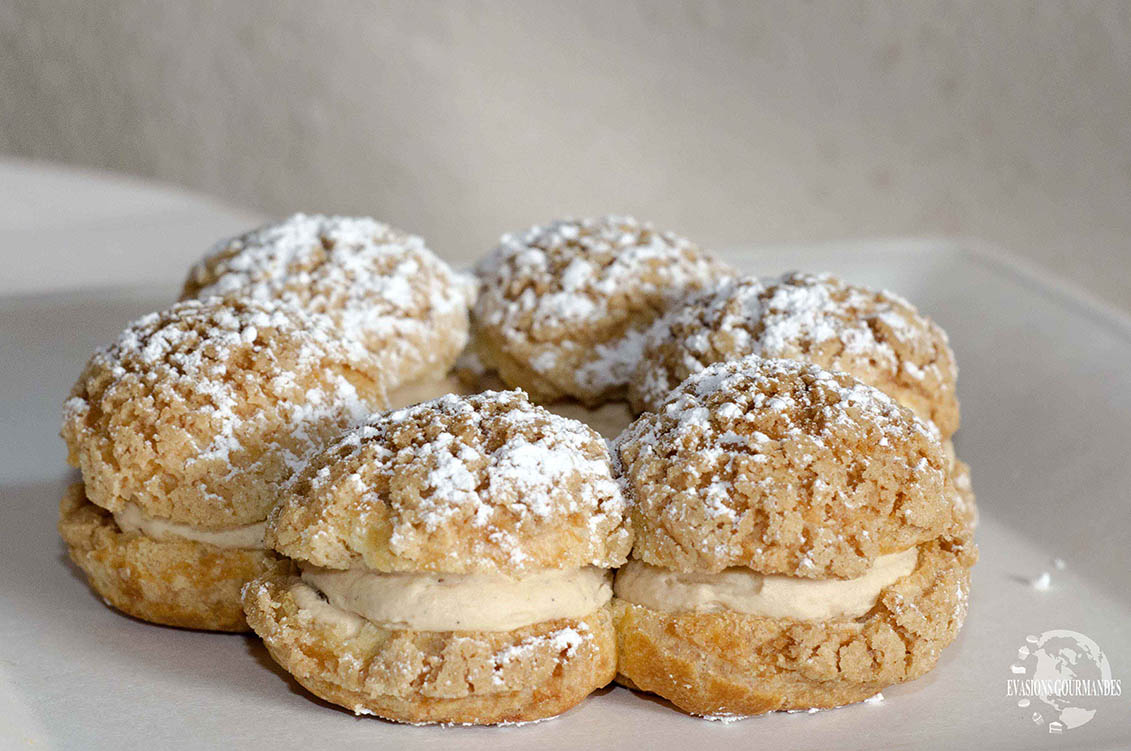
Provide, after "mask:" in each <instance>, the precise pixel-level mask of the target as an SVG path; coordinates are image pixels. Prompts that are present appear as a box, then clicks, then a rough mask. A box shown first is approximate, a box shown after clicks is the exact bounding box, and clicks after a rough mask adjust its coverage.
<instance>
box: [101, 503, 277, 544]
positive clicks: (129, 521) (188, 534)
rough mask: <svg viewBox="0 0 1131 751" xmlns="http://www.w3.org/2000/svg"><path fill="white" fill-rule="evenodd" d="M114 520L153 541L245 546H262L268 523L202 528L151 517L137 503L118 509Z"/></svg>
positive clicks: (127, 529) (130, 530) (125, 530)
mask: <svg viewBox="0 0 1131 751" xmlns="http://www.w3.org/2000/svg"><path fill="white" fill-rule="evenodd" d="M114 521H115V522H117V524H118V528H119V529H121V530H122V531H123V532H138V533H140V534H143V535H145V536H146V537H152V538H153V539H154V540H162V541H165V542H169V541H174V540H193V541H195V542H204V543H208V544H209V545H215V546H216V547H218V548H245V549H250V548H262V547H263V531H264V528H265V527H266V526H267V522H266V521H261V522H255V523H254V524H244V525H241V526H238V527H229V528H227V529H200V528H199V527H194V526H192V525H189V524H179V523H177V522H171V521H169V520H167V519H158V518H157V517H155V516H149V515H148V514H146V513H145V512H144V511H142V510H141V509H140V508H138V506H137V504H134V503H127V504H125V505H124V506H122V508H120V509H119V510H117V511H115V512H114Z"/></svg>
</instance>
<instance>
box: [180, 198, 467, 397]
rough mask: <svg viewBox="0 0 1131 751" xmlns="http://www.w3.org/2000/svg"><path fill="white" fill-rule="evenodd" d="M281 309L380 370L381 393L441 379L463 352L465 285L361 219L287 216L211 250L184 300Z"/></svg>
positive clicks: (434, 260) (382, 227)
mask: <svg viewBox="0 0 1131 751" xmlns="http://www.w3.org/2000/svg"><path fill="white" fill-rule="evenodd" d="M212 296H221V297H231V296H236V297H247V298H251V299H255V300H283V301H286V302H289V303H291V304H293V305H295V306H296V307H300V308H302V309H304V310H306V311H308V312H311V313H321V314H325V315H327V316H329V317H330V319H331V320H332V321H333V323H334V324H335V325H336V326H337V327H338V328H339V330H340V332H341V334H342V335H343V336H351V337H356V338H358V339H359V340H360V341H361V343H362V344H363V345H364V346H365V347H366V348H367V349H369V350H370V352H372V353H374V354H375V355H379V356H380V358H381V360H382V371H383V373H384V374H385V375H386V379H387V383H386V385H387V386H388V387H389V388H392V387H394V386H397V385H399V384H401V383H404V382H406V381H410V380H411V379H413V378H414V377H415V376H417V375H420V374H422V373H427V372H438V373H440V374H442V373H444V372H446V371H447V369H448V368H449V367H450V366H451V364H452V362H454V361H455V358H456V357H457V356H458V354H459V352H460V350H462V349H463V346H464V344H466V342H467V330H468V308H469V306H470V305H471V300H472V297H473V296H474V284H473V282H472V280H471V278H470V277H469V276H466V275H463V274H458V273H456V272H455V271H453V270H452V269H451V268H450V267H449V266H448V265H447V264H446V263H445V262H444V261H442V260H441V259H440V258H438V257H437V256H436V255H435V254H433V253H432V251H431V250H429V249H428V248H427V247H426V246H425V244H424V241H423V240H422V239H421V238H420V237H417V236H415V235H410V234H408V233H405V232H402V231H400V230H397V229H394V228H392V227H390V226H388V225H386V224H382V223H381V222H377V221H375V220H373V219H370V218H367V217H342V216H322V215H305V214H295V215H294V216H292V217H290V218H289V219H286V220H284V221H282V222H279V223H276V224H268V225H266V226H263V227H260V228H259V229H256V230H254V231H252V232H248V233H247V234H244V235H241V236H239V237H235V238H232V239H230V240H225V241H223V242H221V243H219V244H218V245H217V246H216V247H215V248H213V249H212V251H211V252H210V253H209V254H208V256H207V257H205V258H204V259H203V260H202V261H201V262H200V263H198V264H197V265H196V266H194V267H193V268H192V270H191V271H190V272H189V276H188V279H186V281H185V284H184V290H183V292H182V299H188V298H198V299H204V298H207V297H212Z"/></svg>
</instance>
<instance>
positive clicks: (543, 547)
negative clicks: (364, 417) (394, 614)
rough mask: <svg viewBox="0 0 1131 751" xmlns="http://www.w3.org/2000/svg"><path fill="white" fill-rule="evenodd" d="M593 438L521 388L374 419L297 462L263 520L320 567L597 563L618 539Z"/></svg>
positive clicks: (604, 465)
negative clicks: (537, 403) (297, 471)
mask: <svg viewBox="0 0 1131 751" xmlns="http://www.w3.org/2000/svg"><path fill="white" fill-rule="evenodd" d="M611 463H612V459H611V457H610V456H609V450H608V447H607V445H606V444H605V442H604V440H602V439H601V437H600V436H599V435H597V433H595V432H594V431H593V430H591V429H590V428H588V427H586V426H585V425H582V424H581V423H579V422H577V421H575V420H568V419H566V418H563V417H559V416H557V415H554V414H551V413H550V412H548V411H546V410H545V409H543V408H541V407H536V406H534V405H532V404H531V403H530V402H529V400H528V399H527V397H526V395H525V394H523V393H522V392H521V391H505V392H486V393H482V394H477V395H474V396H468V397H461V396H457V395H448V396H445V397H442V398H440V399H436V400H434V401H431V402H425V403H423V404H419V405H416V406H414V407H409V408H407V409H403V410H398V411H395V412H388V413H384V414H379V415H375V416H374V417H373V418H371V419H370V420H369V421H368V422H367V423H366V424H365V425H363V426H362V427H360V428H357V429H355V430H353V431H351V432H350V433H347V434H346V435H345V436H344V437H343V438H342V439H341V440H340V441H338V442H337V443H336V444H335V445H333V446H331V447H330V448H329V449H327V450H326V451H324V452H322V453H320V454H317V455H315V456H314V457H312V459H311V461H310V463H309V464H308V465H307V466H306V468H305V469H304V470H303V471H302V472H301V473H300V474H298V475H296V477H295V479H294V482H293V483H291V485H290V486H289V487H288V488H287V489H286V491H285V492H284V493H283V495H282V497H281V498H280V501H279V504H278V506H276V507H275V509H274V511H273V512H272V513H271V516H270V519H269V520H268V524H267V543H268V545H270V546H271V547H273V548H275V549H276V550H278V551H280V552H281V553H283V554H285V555H288V556H290V557H291V558H297V559H299V560H304V561H309V562H311V563H314V564H316V565H319V566H327V567H330V568H348V567H350V566H351V565H356V563H357V559H358V558H360V559H361V561H362V562H363V563H364V565H365V566H368V567H369V568H371V569H374V570H377V571H443V572H450V573H473V572H503V573H522V572H524V571H527V570H530V569H537V568H579V567H582V566H589V565H593V566H600V567H603V568H611V567H616V566H619V565H620V564H621V563H623V562H624V561H625V558H626V556H627V554H628V550H629V547H630V545H631V537H630V533H629V531H628V528H627V519H626V515H627V508H626V506H627V504H626V503H625V500H624V496H623V494H622V492H621V489H620V486H619V485H618V483H617V481H616V480H615V479H614V477H613V473H612V472H613V471H612V466H611Z"/></svg>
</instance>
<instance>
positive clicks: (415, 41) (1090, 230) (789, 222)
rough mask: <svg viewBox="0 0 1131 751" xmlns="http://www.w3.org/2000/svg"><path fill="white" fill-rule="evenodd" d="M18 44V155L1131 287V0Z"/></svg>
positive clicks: (480, 11) (242, 202) (491, 224)
mask: <svg viewBox="0 0 1131 751" xmlns="http://www.w3.org/2000/svg"><path fill="white" fill-rule="evenodd" d="M0 56H2V64H0V101H2V102H3V107H2V108H0V154H3V155H5V158H7V159H8V160H9V161H11V160H12V159H16V160H50V161H57V162H65V163H70V164H73V165H79V166H82V167H87V168H100V169H107V170H114V171H119V172H124V173H131V174H135V175H140V176H145V177H150V178H157V179H159V180H162V181H167V182H171V183H175V184H178V185H181V186H185V187H187V188H190V189H193V190H196V191H200V192H203V193H207V194H209V195H212V196H216V197H217V198H219V199H222V200H223V201H226V202H228V203H231V204H233V205H235V206H239V207H242V208H246V209H247V210H248V211H249V212H251V213H254V214H256V215H258V214H260V213H263V214H269V215H282V214H287V213H290V212H292V211H295V210H307V211H328V212H344V213H362V214H371V215H374V216H376V217H378V218H381V219H384V220H385V221H388V222H390V223H393V224H395V225H399V226H401V227H404V228H406V229H409V230H412V231H415V232H418V233H420V234H423V235H424V236H425V237H426V238H427V239H428V240H429V242H430V243H431V245H432V246H433V247H434V248H435V249H436V250H437V251H439V252H441V253H442V254H444V255H447V256H449V257H466V256H468V255H477V254H479V253H481V252H483V251H485V250H487V249H488V248H490V247H491V246H492V245H493V243H494V241H495V240H496V239H497V238H498V236H499V234H500V233H502V232H504V231H507V230H512V229H519V228H522V227H524V226H526V225H529V224H532V223H537V222H542V221H545V220H548V219H550V218H553V217H556V216H560V215H584V214H594V213H605V212H609V211H615V212H630V213H634V214H637V215H639V216H640V217H642V218H648V219H651V220H652V221H654V222H656V223H657V224H659V225H662V226H664V227H666V228H670V229H673V230H676V231H678V232H681V233H683V234H686V235H688V236H690V237H692V238H694V239H696V240H698V241H700V242H701V243H703V244H706V245H709V246H715V247H736V246H743V245H750V244H765V243H773V244H779V243H801V242H805V243H810V242H820V241H826V240H839V239H858V238H872V237H884V236H921V235H926V236H939V235H946V236H959V237H968V238H981V239H984V240H987V241H990V242H992V243H994V244H997V245H999V246H1001V247H1003V248H1005V249H1007V250H1008V251H1010V252H1012V253H1014V254H1017V255H1019V256H1022V257H1024V258H1026V259H1028V260H1029V261H1031V262H1033V263H1035V264H1036V265H1038V266H1042V267H1044V268H1047V269H1050V270H1052V271H1053V272H1055V273H1057V274H1059V275H1061V276H1063V277H1066V278H1068V279H1070V280H1071V281H1072V282H1074V283H1075V284H1076V285H1078V286H1080V287H1083V288H1085V289H1087V290H1089V291H1090V292H1091V293H1092V294H1093V295H1095V296H1097V297H1099V298H1101V299H1103V300H1106V301H1107V302H1108V303H1110V304H1113V305H1115V306H1117V307H1121V308H1123V309H1124V310H1127V309H1131V3H1128V2H1119V1H1111V2H1100V1H1088V0H1078V1H1076V2H1063V3H1062V2H1020V1H1016V2H1014V1H1008V2H1006V1H1002V0H996V1H991V2H960V1H953V2H943V1H930V0H902V1H899V2H896V1H894V0H893V1H891V2H831V1H829V2H794V1H791V2H759V3H747V2H710V1H704V2H694V3H692V2H675V1H674V0H652V1H650V2H645V1H644V0H620V1H619V2H607V1H600V2H599V1H596V0H576V1H574V2H568V3H551V2H539V1H531V2H443V3H439V2H435V3H434V2H411V1H407V0H406V1H404V2H388V1H385V2H347V1H344V0H343V1H342V2H325V3H323V2H308V1H307V2H299V1H297V0H291V1H285V2H284V1H280V0H242V1H241V2H203V1H201V0H185V1H184V2H167V3H156V2H129V1H126V0H93V1H92V0H86V1H83V2H77V1H71V0H68V1H53V2H42V1H38V0H0ZM16 164H17V165H22V164H24V163H23V162H22V161H17V162H16ZM4 174H10V171H9V172H6V173H4ZM14 191H15V189H13V192H14ZM204 249H205V248H204V247H201V248H200V249H199V252H203V251H204ZM156 252H158V253H159V252H160V251H159V248H158V249H157V250H156Z"/></svg>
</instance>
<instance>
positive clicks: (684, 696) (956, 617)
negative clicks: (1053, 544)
mask: <svg viewBox="0 0 1131 751" xmlns="http://www.w3.org/2000/svg"><path fill="white" fill-rule="evenodd" d="M976 559H977V549H976V548H975V546H974V544H973V543H972V542H970V541H962V540H959V539H957V538H947V539H939V540H932V541H931V542H927V543H924V544H923V545H921V546H920V547H919V562H918V564H917V566H916V568H915V570H914V571H913V572H912V573H911V574H910V575H908V576H906V577H904V578H903V579H900V580H899V581H897V582H896V583H894V584H892V585H891V586H889V587H887V588H885V589H884V590H883V591H882V592H881V593H880V596H879V599H878V600H877V602H876V605H875V607H874V608H873V609H872V610H871V611H870V612H869V613H867V614H866V615H864V616H862V617H860V618H858V619H855V620H847V619H846V620H839V621H824V622H803V621H790V620H785V619H775V618H764V617H760V616H754V615H748V614H744V613H737V612H734V611H718V612H695V611H687V612H671V613H665V612H660V611H656V610H651V609H649V608H646V607H643V606H641V605H634V604H631V603H628V602H625V601H623V600H619V599H614V600H613V618H614V622H615V625H616V629H617V670H618V672H619V674H620V676H618V681H619V682H623V683H625V684H626V685H629V686H630V687H633V688H637V689H639V690H642V691H651V692H653V693H656V694H659V695H660V696H662V697H664V698H665V699H667V700H669V701H671V702H672V703H673V704H675V705H676V706H677V707H679V708H680V709H683V710H684V711H686V712H690V713H692V714H698V715H707V716H719V715H722V716H725V715H752V714H760V713H762V712H769V711H773V710H781V709H809V708H813V707H821V708H829V707H837V706H841V705H844V704H850V703H852V702H857V701H862V700H863V699H866V698H868V697H869V696H872V695H873V694H875V693H876V692H878V691H880V690H882V689H883V688H885V687H886V686H890V685H892V684H894V683H901V682H903V681H909V680H912V679H914V678H917V677H919V676H921V675H923V674H924V673H926V672H927V671H928V670H930V669H931V668H933V667H934V666H935V663H936V662H937V661H938V658H939V654H940V652H941V651H942V649H943V648H944V647H945V646H947V645H948V644H950V642H951V641H953V640H954V638H955V636H956V635H957V634H958V630H959V629H960V628H961V626H962V622H963V620H964V619H965V617H966V609H967V596H968V594H969V588H970V567H971V566H973V565H974V562H975V560H976Z"/></svg>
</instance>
